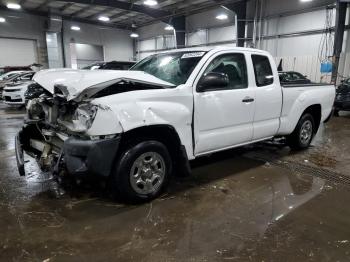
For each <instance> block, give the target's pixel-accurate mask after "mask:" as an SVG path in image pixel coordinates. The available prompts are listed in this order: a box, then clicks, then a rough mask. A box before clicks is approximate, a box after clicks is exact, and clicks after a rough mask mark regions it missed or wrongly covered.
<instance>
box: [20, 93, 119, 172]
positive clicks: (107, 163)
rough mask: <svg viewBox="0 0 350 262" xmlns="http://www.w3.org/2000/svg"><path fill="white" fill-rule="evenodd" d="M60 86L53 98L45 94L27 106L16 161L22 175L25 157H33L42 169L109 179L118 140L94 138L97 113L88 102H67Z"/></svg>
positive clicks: (109, 137)
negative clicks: (92, 135)
mask: <svg viewBox="0 0 350 262" xmlns="http://www.w3.org/2000/svg"><path fill="white" fill-rule="evenodd" d="M61 90H62V89H61V88H60V87H57V89H56V90H55V93H54V94H53V95H48V94H43V95H41V96H40V97H39V98H35V99H33V100H30V101H29V102H28V104H27V118H26V120H25V123H24V126H23V128H22V130H21V131H20V132H19V133H18V135H17V136H16V143H15V145H16V158H17V164H18V170H19V173H20V175H21V176H24V175H25V168H24V155H23V151H25V152H26V153H27V154H28V155H30V156H32V157H34V158H35V159H36V160H37V162H38V164H39V167H40V168H41V170H43V171H48V172H52V173H53V174H54V175H59V174H61V173H62V172H64V173H68V174H71V175H86V174H92V175H99V176H104V177H107V176H108V175H109V173H110V170H111V168H112V164H113V162H114V160H115V156H116V153H117V150H118V145H119V140H120V139H119V137H118V136H117V135H104V136H98V137H91V136H89V135H88V134H87V131H88V130H89V129H90V128H91V127H92V124H93V122H94V120H95V118H96V115H97V113H98V110H106V109H105V108H101V107H100V106H98V105H94V104H92V103H90V102H89V101H87V102H79V103H77V102H74V101H67V100H66V98H65V97H66V96H65V94H64V92H62V91H61Z"/></svg>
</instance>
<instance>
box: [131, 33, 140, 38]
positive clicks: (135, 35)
mask: <svg viewBox="0 0 350 262" xmlns="http://www.w3.org/2000/svg"><path fill="white" fill-rule="evenodd" d="M130 37H132V38H138V37H139V34H137V33H131V34H130Z"/></svg>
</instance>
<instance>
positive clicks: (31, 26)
mask: <svg viewBox="0 0 350 262" xmlns="http://www.w3.org/2000/svg"><path fill="white" fill-rule="evenodd" d="M0 16H2V17H4V18H5V19H6V23H0V37H1V38H4V39H5V38H7V39H25V40H32V41H34V42H35V46H36V54H35V55H34V56H36V61H32V63H33V62H38V63H40V64H42V65H44V66H45V67H47V66H48V62H47V50H46V40H45V18H43V17H40V16H33V15H28V14H24V13H17V12H11V11H0ZM13 59H17V60H18V59H20V57H17V58H16V57H13ZM17 60H16V61H15V60H13V61H2V62H3V63H2V64H4V63H6V65H20V66H24V65H23V64H21V61H17Z"/></svg>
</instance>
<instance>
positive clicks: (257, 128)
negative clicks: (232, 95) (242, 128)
mask: <svg viewBox="0 0 350 262" xmlns="http://www.w3.org/2000/svg"><path fill="white" fill-rule="evenodd" d="M250 59H251V62H252V65H253V68H254V78H255V81H254V84H253V86H254V90H255V113H254V120H253V141H259V140H264V139H267V138H271V137H273V136H275V135H276V134H277V132H278V129H279V127H280V117H281V111H282V104H283V95H282V88H281V85H280V82H279V76H278V72H277V68H276V64H275V62H274V59H273V57H272V56H271V55H269V54H268V53H266V52H256V53H251V55H250Z"/></svg>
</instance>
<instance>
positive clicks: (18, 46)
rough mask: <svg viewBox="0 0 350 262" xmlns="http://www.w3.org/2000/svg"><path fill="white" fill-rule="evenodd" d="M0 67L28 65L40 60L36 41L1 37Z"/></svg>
mask: <svg viewBox="0 0 350 262" xmlns="http://www.w3.org/2000/svg"><path fill="white" fill-rule="evenodd" d="M0 50H1V51H0V67H3V66H28V65H30V64H33V63H37V62H38V55H37V48H36V41H34V40H22V39H13V38H0Z"/></svg>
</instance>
